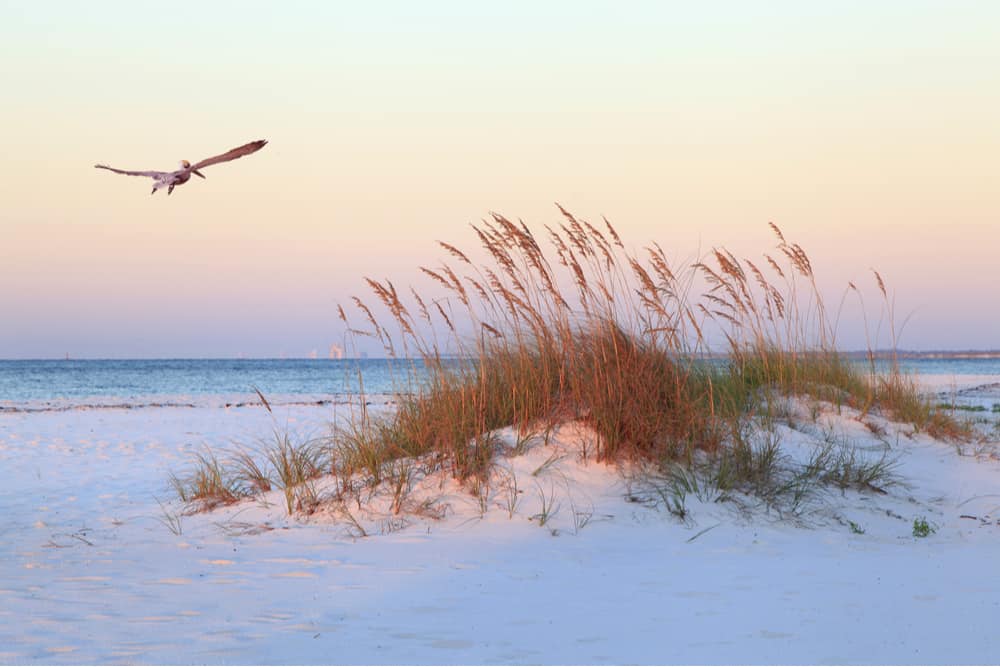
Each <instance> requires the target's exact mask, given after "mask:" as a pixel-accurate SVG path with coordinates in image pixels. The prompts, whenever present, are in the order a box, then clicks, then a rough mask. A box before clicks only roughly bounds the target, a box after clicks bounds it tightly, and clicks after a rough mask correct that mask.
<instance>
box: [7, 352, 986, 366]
mask: <svg viewBox="0 0 1000 667" xmlns="http://www.w3.org/2000/svg"><path fill="white" fill-rule="evenodd" d="M840 354H842V355H844V356H845V357H847V358H848V359H862V360H865V359H868V358H869V352H868V351H867V350H841V351H840ZM872 355H873V356H874V357H875V358H876V359H892V358H893V356H895V357H896V358H897V359H1000V350H896V351H895V352H894V351H893V350H875V351H874V352H873V353H872ZM707 356H708V357H710V358H717V359H723V358H726V357H728V356H729V355H728V354H709V355H707ZM441 357H442V358H443V359H460V358H461V357H458V356H449V355H446V354H442V355H441ZM414 360H419V358H418V357H395V358H392V357H374V356H367V357H341V358H340V359H327V358H322V357H321V358H318V359H313V358H310V357H72V356H71V357H68V358H67V357H24V358H22V357H13V358H0V363H4V362H22V363H23V362H38V361H110V362H122V361H145V362H150V361H161V362H168V361H318V362H331V361H397V362H401V361H414Z"/></svg>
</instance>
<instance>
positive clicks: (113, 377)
mask: <svg viewBox="0 0 1000 667" xmlns="http://www.w3.org/2000/svg"><path fill="white" fill-rule="evenodd" d="M900 363H901V365H902V367H903V369H904V370H905V371H906V372H909V373H914V374H916V375H917V376H918V377H930V376H934V377H936V378H937V379H938V380H939V382H938V383H937V384H941V385H944V384H947V379H946V378H947V377H949V376H963V377H966V376H984V381H985V376H994V378H995V377H996V376H1000V359H997V358H988V359H969V358H946V359H941V358H934V359H904V360H901V362H900ZM410 368H415V369H416V370H417V375H418V376H419V374H420V371H421V370H422V368H423V365H422V363H421V362H419V361H404V360H388V359H343V360H333V359H148V360H95V359H89V360H7V361H4V360H0V410H13V409H52V408H60V409H71V408H74V407H107V406H113V407H141V406H144V405H178V406H184V405H203V404H216V403H222V404H229V403H236V402H240V401H255V400H259V399H257V398H256V393H255V388H257V389H259V390H260V391H261V392H262V393H263V394H264V396H265V397H268V398H269V399H274V400H276V401H280V402H297V401H301V402H317V401H324V402H336V401H339V400H344V401H346V400H350V398H351V397H356V396H358V395H359V394H360V393H361V390H362V387H363V389H364V393H365V394H366V395H368V396H380V395H387V394H394V393H397V392H401V391H408V390H409V389H412V387H411V386H410V385H409V384H408V381H407V378H408V372H407V371H408V369H410Z"/></svg>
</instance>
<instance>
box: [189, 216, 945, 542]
mask: <svg viewBox="0 0 1000 667" xmlns="http://www.w3.org/2000/svg"><path fill="white" fill-rule="evenodd" d="M560 212H561V213H562V221H561V222H560V223H559V224H557V225H555V226H551V227H550V226H546V227H545V235H544V238H539V237H538V236H536V235H535V234H534V233H533V232H532V231H531V230H530V229H529V228H528V227H527V226H526V225H525V224H524V223H520V222H514V221H511V220H509V219H507V218H506V217H504V216H502V215H498V214H494V215H492V216H491V217H490V218H488V219H487V220H484V221H483V222H482V223H481V224H478V225H473V231H474V233H475V235H476V236H477V237H478V239H479V242H480V246H481V249H480V252H481V255H482V257H483V258H485V259H476V260H473V259H472V258H470V256H469V255H467V254H466V253H465V252H463V251H462V250H460V249H459V248H457V247H455V246H453V245H450V244H448V243H441V244H440V245H441V247H442V248H443V249H444V251H445V252H446V253H447V254H448V256H449V257H450V259H449V260H447V261H445V262H444V263H441V264H440V265H435V266H424V267H421V271H422V273H423V274H424V275H425V276H426V278H427V279H428V280H429V281H430V287H429V290H425V291H424V292H423V293H422V292H420V291H418V290H416V289H410V290H409V291H407V292H401V291H400V290H398V289H397V287H396V286H395V285H394V284H393V283H392V281H390V280H375V279H372V278H366V282H367V285H368V287H369V288H370V289H371V291H372V293H373V294H374V296H375V300H374V301H371V302H366V301H365V300H364V299H361V298H357V297H354V298H353V306H354V311H352V312H356V313H357V314H358V315H359V316H360V320H361V324H360V325H358V326H356V325H355V323H353V322H352V321H351V318H349V317H348V315H347V311H345V309H344V308H343V307H339V308H338V314H339V316H340V318H341V319H342V320H343V322H344V323H345V325H346V326H347V328H348V330H349V331H350V332H351V333H352V335H354V336H362V337H369V338H372V339H374V340H376V341H377V342H378V343H380V344H381V346H382V347H383V349H384V350H385V353H386V355H387V356H388V357H391V358H396V359H401V360H404V362H405V363H406V364H409V368H410V369H411V374H410V377H408V378H407V382H406V385H405V387H403V388H401V391H400V393H399V395H398V396H397V400H396V403H397V407H396V409H395V410H393V411H391V412H389V413H385V414H380V415H370V414H369V413H368V411H367V409H366V408H365V407H364V401H363V400H362V407H361V410H360V412H359V413H358V414H355V415H352V418H351V419H350V420H349V421H348V422H347V423H346V424H339V425H337V426H336V428H335V430H334V432H333V434H332V436H331V437H330V438H329V439H327V440H324V441H323V442H322V444H317V445H294V446H293V445H292V444H291V443H288V442H285V441H283V440H282V439H281V438H278V440H277V443H276V445H274V446H272V447H271V448H270V449H269V450H268V451H269V454H268V455H267V459H268V461H269V462H270V469H271V470H272V471H274V474H270V473H267V474H265V473H264V472H262V471H261V470H260V469H259V468H258V469H254V468H253V466H251V465H250V464H249V462H248V461H247V460H243V461H242V462H241V461H239V460H238V461H237V463H238V469H239V474H238V475H237V479H238V480H239V487H238V488H239V489H240V490H241V491H242V492H244V493H245V492H250V493H262V492H265V491H266V490H267V489H268V488H270V486H269V485H270V484H273V485H275V486H278V487H280V488H282V489H284V490H285V491H286V496H287V503H288V509H289V512H291V511H293V509H295V508H296V507H297V506H301V505H302V504H303V503H302V502H301V499H298V500H296V498H295V497H293V496H288V495H287V494H288V493H289V490H295V489H310V488H311V486H310V480H311V479H314V478H315V476H316V475H318V474H321V473H322V472H324V471H327V472H332V473H333V474H334V475H335V477H336V478H337V479H338V480H339V482H338V489H339V491H337V492H336V493H335V494H334V495H335V496H336V499H337V501H338V502H343V496H344V494H345V493H346V492H347V491H351V492H352V493H354V494H355V497H356V498H357V502H358V505H359V507H360V504H361V500H360V499H361V495H360V491H358V489H359V485H360V487H363V488H367V489H369V490H372V489H375V488H377V487H380V486H382V485H385V484H387V485H388V488H390V489H391V493H392V496H393V498H394V501H393V507H394V512H399V511H401V509H402V508H403V507H404V505H405V501H406V496H407V494H408V493H409V490H410V488H411V487H412V484H413V480H414V476H415V474H416V471H417V467H419V468H420V471H421V472H422V473H427V472H433V471H435V470H447V471H448V472H450V473H451V474H452V475H454V477H456V478H457V479H459V480H460V481H462V482H465V483H467V488H468V489H469V490H471V491H473V493H476V494H479V496H480V498H481V499H483V502H485V497H486V490H487V489H488V487H489V484H490V480H491V476H492V475H493V473H494V472H495V471H496V469H497V456H498V454H501V453H503V454H506V455H511V456H516V455H519V454H523V453H524V451H525V449H526V448H527V447H528V446H529V444H528V443H529V442H530V440H531V438H532V437H534V435H535V434H548V433H551V432H552V430H553V429H554V428H555V427H556V426H557V425H560V424H563V423H567V422H573V421H576V422H582V423H583V424H585V425H587V426H588V427H590V428H591V429H592V430H593V431H594V432H595V434H596V440H595V444H594V446H593V447H592V448H590V449H589V450H587V452H586V454H585V456H591V457H593V458H594V459H596V460H598V461H602V462H606V463H612V464H633V463H635V464H641V466H642V467H644V469H647V470H652V469H655V470H659V471H661V473H662V474H663V475H665V479H668V480H669V482H668V483H666V484H664V485H663V488H668V489H672V491H670V494H671V497H673V498H674V499H675V500H674V501H672V504H669V503H668V506H669V507H673V508H674V509H673V510H671V511H676V513H681V512H682V510H683V497H681V496H682V495H683V494H687V493H690V492H692V491H691V489H694V488H697V489H702V490H703V489H712V490H713V491H712V493H714V494H716V498H728V497H732V496H734V495H735V494H750V495H754V496H757V497H760V498H763V499H765V501H766V502H767V503H768V504H772V503H773V504H778V503H779V502H784V501H783V500H781V499H783V498H791V499H792V505H793V506H794V505H795V504H797V503H799V502H800V501H801V499H802V498H804V497H805V496H806V495H807V494H808V492H809V489H810V488H812V487H816V486H821V485H832V486H835V487H839V488H848V487H851V488H862V489H877V488H881V486H883V485H885V484H888V483H889V482H890V481H891V468H892V466H891V464H890V462H889V461H887V460H885V459H875V460H870V459H868V458H865V457H859V456H857V455H856V452H854V450H852V449H850V448H843V447H840V448H829V449H828V450H827V451H823V452H820V453H817V454H816V455H815V456H814V457H813V459H812V460H811V461H810V462H808V463H807V464H805V465H796V464H792V463H791V462H790V461H789V459H788V457H787V456H786V455H785V453H784V451H783V449H782V445H781V442H780V437H778V435H777V431H776V430H775V428H774V425H775V423H776V421H777V420H780V419H781V418H782V413H781V407H780V406H781V403H782V399H783V398H784V397H789V396H791V397H803V396H804V397H809V398H810V400H812V401H814V403H815V404H817V405H818V404H819V402H826V403H830V404H833V405H834V406H836V407H837V408H838V409H839V408H841V407H842V406H847V407H850V408H853V409H856V410H858V411H859V412H860V413H861V414H862V415H864V414H866V413H868V412H869V411H879V412H883V413H885V414H886V415H888V416H891V417H893V418H894V419H897V420H901V421H907V422H910V423H912V424H913V425H914V428H915V429H916V430H923V431H926V432H927V433H930V434H931V435H935V436H939V437H940V436H948V437H962V435H963V433H964V432H963V430H962V428H961V426H960V425H959V424H958V422H957V421H956V420H955V419H954V418H953V417H952V416H951V415H949V414H947V413H946V412H945V411H943V410H940V409H938V408H936V407H935V406H934V405H933V404H932V403H931V402H930V401H929V400H927V399H925V398H924V397H923V396H921V394H920V392H919V391H918V389H917V386H916V384H915V382H913V380H912V379H911V378H908V377H906V376H905V375H903V374H902V373H901V372H900V370H899V366H898V364H896V363H893V364H892V366H891V367H890V369H889V370H888V371H886V372H881V373H879V372H876V366H875V363H874V352H873V351H872V350H869V360H870V364H869V365H868V367H867V368H866V367H865V366H863V365H859V364H857V363H855V362H853V361H852V360H850V359H849V358H848V357H847V356H845V355H844V354H843V353H842V352H841V351H840V350H839V349H838V347H837V340H836V330H835V327H834V326H833V325H832V324H831V320H830V318H829V317H828V314H827V310H826V307H825V305H824V301H823V299H822V297H821V294H820V291H819V289H818V287H817V283H816V278H815V276H814V273H813V267H812V264H811V261H810V259H809V257H808V255H807V254H806V253H805V251H804V250H803V249H802V248H801V247H800V246H799V245H798V244H795V243H790V242H788V241H787V240H786V239H785V237H784V235H783V234H782V232H781V230H780V229H778V228H777V227H776V226H774V225H771V228H772V231H773V233H774V234H775V236H776V238H777V240H778V244H777V247H776V252H774V253H773V254H766V253H765V254H764V255H763V256H762V258H761V259H759V260H750V259H740V258H737V257H736V256H734V255H733V254H732V253H730V252H729V251H728V250H726V249H724V248H716V249H713V250H712V251H711V252H710V253H708V255H707V256H706V257H705V258H703V260H702V261H699V262H696V263H694V264H682V265H680V266H677V265H675V264H673V263H672V262H670V261H669V260H668V257H667V254H666V252H665V251H664V250H663V249H662V248H661V247H660V246H659V245H657V244H655V243H654V244H650V245H649V246H647V247H645V248H643V249H642V250H641V251H639V252H635V251H630V250H628V249H627V248H626V246H625V244H624V243H623V242H622V240H621V238H620V237H619V235H618V233H617V231H616V230H615V228H614V227H613V226H612V225H611V224H610V223H609V222H608V221H607V220H604V221H603V224H602V225H600V228H598V226H595V225H592V224H590V223H589V222H586V221H584V220H580V219H577V218H576V217H575V216H573V215H572V214H571V213H569V212H568V211H565V210H563V209H562V208H560ZM875 275H876V279H877V282H878V286H879V289H880V291H881V293H882V296H883V300H884V302H885V303H886V304H887V306H888V305H889V304H890V301H889V298H888V295H887V293H886V290H885V285H884V282H883V281H882V278H881V276H879V275H878V274H877V273H876V274H875ZM850 288H851V289H852V290H854V291H856V292H857V291H858V290H857V288H856V287H855V286H854V285H853V284H851V285H850ZM858 294H859V296H860V292H858ZM890 316H891V306H890ZM890 319H891V317H890ZM893 336H895V334H893ZM893 343H895V338H893ZM261 398H262V399H263V396H262V397H261ZM265 407H268V409H270V407H269V406H268V405H267V403H266V401H265ZM508 426H510V427H513V429H514V432H515V433H516V434H518V435H517V443H516V444H515V446H513V447H511V446H509V445H508V444H506V443H505V442H504V441H502V440H501V439H500V438H498V437H497V436H496V432H497V431H498V430H499V429H502V428H505V427H508ZM546 437H547V436H546ZM681 468H684V469H687V470H689V471H690V473H691V474H690V476H688V477H684V476H679V475H678V473H677V472H676V471H677V470H679V469H681ZM207 472H211V467H210V469H209V470H208V471H207ZM222 486H226V484H222ZM248 490H249V491H248ZM185 493H186V494H188V495H189V496H190V494H189V492H188V490H187V488H185ZM293 495H294V494H293ZM542 495H544V494H542ZM678 499H679V500H678ZM510 504H511V505H513V504H514V502H513V501H512V502H511V503H510ZM554 511H555V510H554V507H552V508H549V509H548V510H545V509H544V508H543V511H541V512H540V513H539V521H540V522H543V517H548V516H550V515H551V514H552V513H553V512H554ZM511 512H512V510H511Z"/></svg>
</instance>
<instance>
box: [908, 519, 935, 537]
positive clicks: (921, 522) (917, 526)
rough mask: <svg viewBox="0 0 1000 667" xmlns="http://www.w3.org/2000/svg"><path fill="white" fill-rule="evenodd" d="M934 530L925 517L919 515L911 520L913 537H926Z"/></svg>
mask: <svg viewBox="0 0 1000 667" xmlns="http://www.w3.org/2000/svg"><path fill="white" fill-rule="evenodd" d="M935 532H937V529H936V528H935V527H934V526H933V525H931V524H930V523H928V522H927V517H923V516H921V517H917V518H916V519H914V520H913V536H914V537H927V536H928V535H931V534H933V533H935Z"/></svg>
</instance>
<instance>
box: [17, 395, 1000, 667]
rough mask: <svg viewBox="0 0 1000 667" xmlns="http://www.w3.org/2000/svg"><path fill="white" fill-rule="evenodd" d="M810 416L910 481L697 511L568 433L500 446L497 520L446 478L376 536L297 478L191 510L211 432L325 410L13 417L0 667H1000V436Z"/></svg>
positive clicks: (293, 424) (314, 421) (811, 425)
mask: <svg viewBox="0 0 1000 667" xmlns="http://www.w3.org/2000/svg"><path fill="white" fill-rule="evenodd" d="M976 383H978V384H987V381H985V380H983V378H981V377H977V378H975V382H974V383H973V384H969V385H967V386H973V385H974V384H976ZM963 387H966V386H965V385H963ZM963 387H959V389H961V388H963ZM946 390H947V386H946V385H945V386H943V387H941V391H946ZM974 398H975V397H974V396H973V397H972V399H974ZM972 399H970V400H972ZM984 400H985V399H984ZM799 407H800V408H801V409H802V418H801V419H797V420H794V421H795V423H794V424H793V426H794V428H792V427H788V426H781V427H779V434H780V435H781V441H782V446H783V448H784V450H785V451H786V453H787V455H788V456H791V457H801V456H804V455H805V453H807V452H808V451H811V448H812V447H814V446H815V443H816V442H818V441H819V440H821V439H823V438H825V437H829V434H831V433H833V434H835V437H837V438H840V439H841V440H842V441H843V442H849V443H851V444H853V445H854V446H857V447H858V448H859V451H870V452H879V451H882V450H885V449H886V448H888V451H889V453H890V455H891V456H892V457H895V458H896V459H897V469H896V473H897V475H898V476H899V477H900V479H901V480H903V482H904V484H901V485H897V486H893V487H890V488H888V489H887V491H888V493H886V494H880V493H876V492H871V491H870V492H867V493H862V492H858V491H852V490H849V491H844V492H842V491H840V490H839V489H829V490H827V491H824V492H823V493H821V494H819V495H818V496H817V497H815V498H813V499H811V500H810V501H809V503H808V505H807V507H806V508H805V509H804V511H803V512H802V513H801V514H800V515H799V516H797V517H790V516H784V517H782V516H779V515H778V513H776V512H775V511H773V510H769V509H768V508H767V507H765V506H763V505H762V504H760V503H754V501H753V500H752V499H744V502H740V503H734V502H722V503H716V502H711V501H710V500H705V499H699V498H697V497H695V496H693V495H689V496H688V498H687V509H688V511H689V514H688V516H687V518H686V520H685V521H680V520H678V519H677V518H676V517H675V516H673V515H671V514H670V513H669V512H667V511H665V510H664V509H663V507H662V506H661V507H654V506H653V502H652V500H655V498H652V496H650V495H649V494H648V493H646V490H644V489H643V488H642V486H641V485H639V484H637V483H635V482H630V481H629V479H628V478H627V477H626V476H623V474H622V471H620V470H617V469H615V468H611V467H607V466H604V465H601V464H597V463H594V462H593V461H582V460H581V452H580V448H581V446H584V445H585V444H586V442H587V439H588V437H589V436H588V433H587V431H586V429H584V428H582V427H579V426H573V425H569V426H567V427H566V428H564V429H562V430H561V431H560V432H559V433H557V437H556V439H555V440H554V441H553V442H552V443H550V444H549V445H548V446H546V445H543V444H542V443H541V442H536V443H535V444H534V446H533V447H532V448H531V449H530V450H529V451H528V453H527V454H525V455H524V456H520V457H516V458H511V459H508V460H504V461H502V468H503V469H504V471H505V472H504V473H500V474H501V475H503V474H506V475H508V476H509V477H507V479H511V478H513V479H516V480H517V484H518V487H519V490H520V491H522V493H519V494H516V496H514V497H516V498H517V505H516V507H514V511H513V513H512V512H511V511H510V503H511V500H510V498H511V497H512V496H511V495H510V494H509V493H508V492H507V491H509V488H510V487H509V486H506V487H505V486H504V485H502V484H500V483H499V481H498V482H497V483H496V484H495V487H496V488H494V489H492V490H491V495H490V497H489V500H488V503H487V506H486V508H485V510H486V511H485V514H484V513H483V509H484V508H483V507H482V506H480V504H479V503H478V502H477V501H476V499H475V498H473V497H472V496H471V495H469V494H468V493H466V492H464V491H463V490H462V489H460V488H458V486H457V485H456V484H455V483H454V482H452V481H450V480H447V479H446V478H444V477H435V478H431V479H426V480H424V481H423V482H422V483H421V484H420V485H419V486H418V488H417V489H416V490H415V491H414V494H415V498H417V499H420V498H425V497H426V498H428V499H432V500H434V501H435V507H437V508H438V509H439V510H440V511H443V512H444V514H445V515H444V518H441V519H434V518H431V517H428V516H417V515H412V514H411V515H404V516H402V517H397V516H394V515H392V514H391V513H390V512H386V513H383V514H379V513H376V512H371V511H368V512H366V511H361V510H358V511H356V512H355V518H356V519H357V520H358V522H359V523H360V524H361V527H362V528H363V529H364V530H365V532H366V533H368V536H367V537H359V536H358V535H359V531H358V530H357V528H354V527H352V526H351V525H350V524H349V523H347V522H345V521H344V520H343V517H338V516H335V515H334V514H333V513H331V512H327V511H320V512H318V513H317V514H315V515H313V516H311V517H304V518H303V517H288V516H287V515H286V512H285V509H284V507H283V505H282V502H283V501H282V499H281V496H280V494H279V493H277V492H272V494H270V495H269V496H267V502H266V503H265V502H260V501H252V502H246V503H242V504H239V505H234V506H229V507H225V508H220V509H217V510H215V511H213V512H208V513H202V514H197V515H185V516H179V515H178V514H177V513H178V512H179V511H180V510H181V509H182V508H181V507H180V506H179V504H178V503H177V502H176V500H175V499H174V497H173V494H172V492H171V490H170V488H169V484H168V474H169V472H170V471H171V470H173V471H178V472H179V471H182V470H183V469H184V468H185V465H186V464H187V462H188V461H189V460H190V456H191V455H192V454H193V453H194V452H197V451H199V449H200V448H201V447H203V446H210V447H213V448H216V449H220V448H225V447H229V446H231V445H232V444H233V443H236V442H239V443H252V442H253V441H255V440H256V439H259V438H261V437H266V436H267V435H268V434H269V433H270V432H271V429H272V428H273V427H274V426H275V425H277V426H278V427H279V428H280V429H285V428H287V429H288V430H290V431H292V432H295V433H298V434H300V435H303V436H308V435H317V434H320V433H323V432H324V431H325V429H326V428H327V426H328V423H329V421H330V420H331V419H332V418H333V413H332V412H331V408H330V407H329V406H301V405H299V406H276V407H275V415H274V416H272V415H269V414H268V413H267V412H266V411H265V410H263V409H261V408H259V407H253V406H246V407H241V408H228V409H226V408H220V407H195V408H179V407H160V408H157V407H146V408H142V409H133V410H128V409H88V410H68V411H48V412H35V413H24V412H4V413H0V475H2V479H3V484H0V507H2V508H3V513H2V516H0V534H2V536H3V539H2V540H0V662H3V663H26V662H35V663H38V662H41V663H137V662H138V663H162V662H168V663H229V662H238V663H435V664H453V663H486V664H493V663H984V662H985V663H995V662H996V661H997V656H1000V633H998V632H997V628H998V627H1000V577H997V576H996V567H997V563H1000V522H998V520H1000V460H998V459H997V458H996V457H997V443H996V442H995V441H994V442H992V443H986V444H981V445H977V446H971V445H970V446H966V447H964V448H963V450H962V452H961V453H960V452H959V451H958V449H957V448H956V446H955V445H953V444H948V443H941V442H937V441H934V440H932V439H930V438H928V437H927V436H925V435H921V434H914V433H912V429H910V428H908V427H905V426H898V425H893V424H889V423H887V422H884V420H883V421H881V422H880V424H881V425H882V426H884V427H885V429H886V432H885V434H884V435H882V440H881V441H880V440H879V439H878V438H877V437H876V436H875V435H873V432H872V430H871V429H869V428H868V427H866V426H865V425H864V424H863V423H861V422H860V421H858V420H857V419H855V417H856V416H857V415H856V413H852V412H851V411H849V410H847V409H844V410H843V411H842V412H841V413H840V414H837V413H836V411H835V410H832V407H831V406H827V407H828V408H829V409H828V410H827V411H825V412H823V414H822V415H820V416H819V418H818V420H816V421H815V422H814V421H812V420H811V418H809V417H808V416H807V412H808V410H807V409H806V408H805V407H804V406H799ZM508 435H509V434H508ZM995 439H996V438H994V440H995ZM539 468H541V470H539ZM533 473H537V474H533ZM497 479H498V480H499V479H500V478H499V477H498V478H497ZM543 496H544V497H545V502H547V503H548V504H549V505H550V511H549V514H550V516H549V517H548V520H547V521H546V522H545V525H539V524H540V523H542V517H541V516H540V515H541V514H544V512H543V499H542V497H543ZM630 500H632V501H633V502H630ZM158 501H160V502H162V503H163V504H164V507H163V508H161V506H160V504H159V503H158ZM380 503H381V504H380ZM385 506H386V505H385V499H384V498H376V499H374V500H373V501H372V504H371V506H370V507H372V508H375V509H378V508H385ZM170 517H173V518H170ZM921 517H925V518H926V520H927V521H928V522H929V523H930V524H931V525H932V526H933V527H934V528H935V529H936V531H935V532H934V533H933V534H931V535H929V536H928V537H926V538H917V537H914V536H913V534H912V532H913V521H914V519H916V518H921ZM968 517H973V518H968ZM174 520H179V521H180V524H179V525H177V524H172V521H174ZM851 522H853V523H854V524H855V525H856V526H857V527H859V528H860V529H862V530H864V533H863V534H858V533H855V532H853V531H852V530H851V528H850V524H851Z"/></svg>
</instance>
